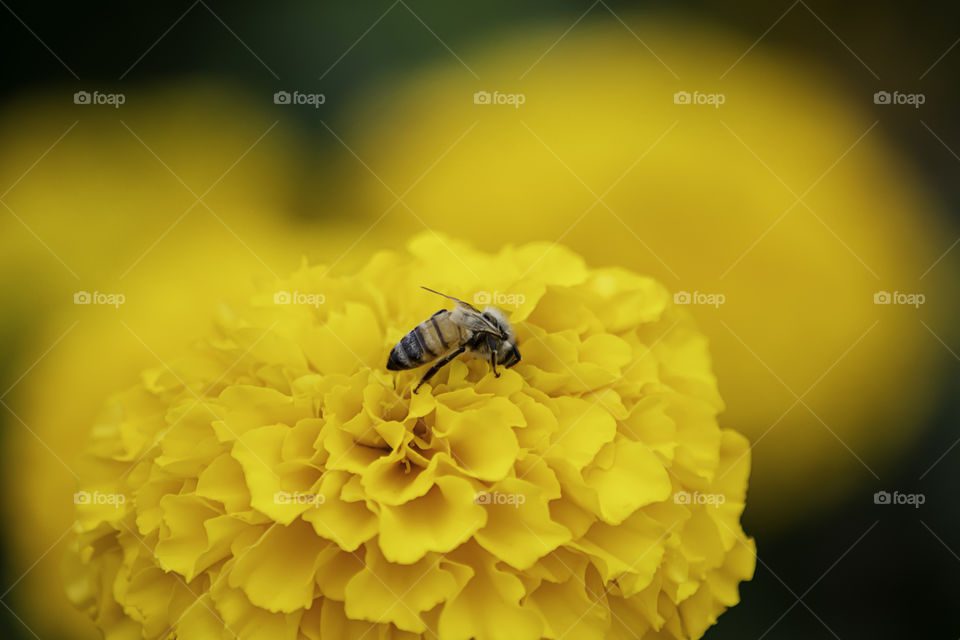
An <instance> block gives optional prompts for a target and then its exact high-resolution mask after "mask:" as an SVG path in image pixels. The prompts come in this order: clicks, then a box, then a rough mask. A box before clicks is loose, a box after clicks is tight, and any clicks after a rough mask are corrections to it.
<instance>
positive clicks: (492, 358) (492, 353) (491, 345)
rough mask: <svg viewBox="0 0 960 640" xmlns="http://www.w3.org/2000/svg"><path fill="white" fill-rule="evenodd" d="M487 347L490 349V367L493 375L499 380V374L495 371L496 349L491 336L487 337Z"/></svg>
mask: <svg viewBox="0 0 960 640" xmlns="http://www.w3.org/2000/svg"><path fill="white" fill-rule="evenodd" d="M487 347H489V348H490V367H491V368H492V369H493V375H494V377H496V378H499V377H500V372H499V371H497V347H496V344H495V343H494V342H493V337H492V336H487Z"/></svg>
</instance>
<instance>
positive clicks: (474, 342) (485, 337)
mask: <svg viewBox="0 0 960 640" xmlns="http://www.w3.org/2000/svg"><path fill="white" fill-rule="evenodd" d="M421 288H422V289H426V290H427V291H429V292H430V293H435V294H437V295H438V296H443V297H444V298H448V299H450V300H453V301H454V302H455V303H456V306H455V307H454V308H453V310H451V311H448V310H446V309H441V310H440V311H437V312H436V313H435V314H433V315H432V316H430V317H429V318H427V319H426V320H424V321H423V322H421V323H420V324H418V325H417V326H415V327H414V328H413V329H412V330H411V331H410V332H409V333H407V335H405V336H403V338H401V339H400V342H398V343H397V344H395V345H394V347H393V349H392V350H391V351H390V357H389V358H388V359H387V369H390V370H391V371H399V370H403V369H415V368H417V367H419V366H420V365H424V364H427V363H428V362H433V361H434V360H436V359H437V358H440V360H439V361H437V362H436V363H435V364H434V365H433V366H432V367H430V368H429V369H428V370H427V372H426V373H425V374H423V378H421V379H420V382H419V384H417V386H416V387H415V388H414V390H413V392H414V393H416V392H417V391H418V390H419V389H420V387H421V385H423V383H424V382H426V381H428V380H429V379H430V378H432V377H433V376H434V375H435V374H436V373H437V371H439V370H440V369H441V368H442V367H443V366H444V365H445V364H447V363H449V362H450V361H451V360H453V359H454V358H456V357H457V356H459V355H460V354H461V353H463V352H464V351H470V353H471V354H472V355H473V356H474V357H477V358H483V359H485V360H487V361H489V362H490V366H491V367H492V369H493V375H495V376H497V377H498V378H499V377H500V372H499V371H497V365H498V364H499V365H502V366H503V367H505V368H507V369H509V368H510V367H512V366H513V365H515V364H517V363H518V362H520V351H519V350H518V349H517V339H516V337H515V336H514V333H513V327H512V326H510V321H509V320H507V317H506V316H505V315H504V314H503V312H502V311H501V310H500V309H498V308H496V307H491V306H488V307H486V308H485V309H484V310H483V311H480V310H479V309H477V308H476V307H474V306H473V305H471V304H468V303H466V302H464V301H463V300H458V299H457V298H454V297H453V296H448V295H446V294H445V293H440V292H439V291H434V290H433V289H428V288H427V287H421ZM441 356H442V357H441Z"/></svg>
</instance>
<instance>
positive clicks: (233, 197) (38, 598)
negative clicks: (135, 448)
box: [0, 82, 359, 639]
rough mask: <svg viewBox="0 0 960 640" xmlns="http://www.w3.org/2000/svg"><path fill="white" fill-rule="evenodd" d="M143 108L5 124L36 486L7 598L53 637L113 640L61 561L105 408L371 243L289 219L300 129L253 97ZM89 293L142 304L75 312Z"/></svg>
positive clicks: (6, 331)
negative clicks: (255, 300)
mask: <svg viewBox="0 0 960 640" xmlns="http://www.w3.org/2000/svg"><path fill="white" fill-rule="evenodd" d="M137 96H138V99H137V100H131V101H130V102H129V103H128V104H126V105H124V108H123V110H122V114H121V115H120V116H119V117H122V119H123V123H124V124H121V122H120V121H119V119H118V115H117V114H114V113H106V112H104V111H102V110H100V111H96V110H87V111H84V112H83V119H82V121H80V122H79V123H77V122H76V120H75V116H76V114H75V113H74V112H72V111H71V109H70V108H69V107H65V106H62V105H64V104H65V103H69V95H68V96H67V100H66V101H64V100H63V96H59V98H58V96H57V95H55V94H50V95H34V96H30V97H29V98H28V99H25V100H24V104H14V105H12V106H10V107H9V108H8V110H7V111H5V112H4V113H3V114H2V116H0V132H2V135H3V137H4V141H5V143H4V145H3V150H2V152H0V180H2V184H4V185H5V187H4V188H6V187H8V186H9V187H10V190H9V194H8V195H7V196H5V198H4V202H6V203H7V204H8V206H9V207H10V208H11V209H12V212H11V211H7V210H5V209H4V210H0V295H2V297H3V299H4V300H5V305H6V306H5V313H4V314H2V320H0V331H2V332H3V334H2V337H3V345H4V347H5V348H10V346H11V345H15V346H16V348H17V351H14V353H13V354H11V355H12V356H13V357H11V358H9V359H6V364H7V366H9V367H10V369H9V371H7V372H5V373H6V374H7V375H9V376H10V377H9V384H11V385H12V386H11V387H10V391H9V394H5V395H4V396H3V397H2V401H3V403H4V405H6V406H7V407H9V410H8V409H7V408H4V407H3V406H0V419H2V420H3V421H4V422H3V425H4V427H5V438H4V445H5V446H4V448H3V455H4V459H3V464H2V465H0V466H2V469H3V474H4V481H5V483H6V484H7V486H17V487H22V490H19V491H15V492H8V493H6V494H5V495H4V500H3V505H2V507H3V513H4V518H5V519H7V520H8V521H11V522H12V521H16V522H17V523H18V526H16V527H12V528H9V530H8V532H7V536H5V540H4V544H5V545H6V548H7V551H6V553H5V557H6V558H7V563H8V569H9V571H10V574H11V576H12V577H11V582H13V580H16V583H15V587H14V588H13V589H12V590H11V592H10V595H9V597H8V599H7V601H8V602H11V603H12V604H13V605H14V606H15V609H16V612H17V615H18V616H19V617H20V618H21V619H22V620H23V622H24V624H25V625H26V626H27V627H28V628H30V629H32V630H33V631H34V632H35V633H36V634H37V635H39V636H41V637H44V638H47V637H70V638H75V639H76V638H86V637H97V634H96V630H95V629H94V628H93V626H92V625H91V624H90V622H89V620H87V619H86V618H85V617H84V616H82V615H80V614H79V613H78V612H77V611H76V609H75V608H74V607H73V606H72V605H71V604H70V603H69V601H68V600H67V599H66V597H65V596H64V595H63V589H62V588H61V586H62V580H61V575H60V558H61V557H62V554H63V547H64V539H63V536H64V534H65V533H66V532H67V530H69V529H70V527H71V524H72V522H73V520H74V515H75V514H74V505H73V503H72V501H71V500H70V496H71V494H72V493H73V491H74V490H75V489H74V487H75V485H76V478H75V477H74V475H73V474H74V471H75V467H76V463H75V458H76V457H77V455H78V454H79V453H80V451H81V450H82V448H83V446H84V444H85V443H86V440H87V436H88V434H89V431H90V427H91V425H92V424H93V421H94V419H95V418H96V416H97V414H98V413H99V411H100V409H101V408H102V406H103V402H104V400H105V399H106V398H107V397H108V395H110V394H113V393H114V392H116V390H117V389H121V388H126V387H127V386H129V385H131V384H133V383H134V382H135V381H136V380H137V376H138V374H139V372H140V371H142V370H143V369H144V368H145V367H149V366H154V365H156V363H157V362H158V359H162V360H169V359H173V358H175V357H177V356H179V355H180V354H181V353H182V352H183V350H184V348H185V347H187V346H188V345H187V344H185V343H184V336H191V335H203V334H205V333H206V332H207V331H209V330H210V328H211V327H212V326H213V321H214V313H213V309H214V308H215V306H216V303H217V301H219V300H220V299H221V298H223V297H225V296H245V295H249V294H250V293H252V290H253V287H252V284H253V281H254V279H255V278H257V277H259V278H270V277H272V272H279V273H286V272H288V271H289V270H290V269H292V268H294V267H295V266H296V265H297V264H298V263H299V261H300V258H301V256H303V255H308V256H313V255H315V254H329V255H334V256H337V255H341V253H342V250H343V248H344V247H346V246H349V244H350V243H352V242H354V240H355V239H356V236H357V235H359V231H348V230H347V226H346V224H345V223H340V222H336V221H329V220H325V221H324V222H323V224H322V226H321V225H320V224H313V225H306V224H296V223H295V222H294V221H293V220H292V218H293V216H292V215H290V214H289V213H288V212H284V211H283V205H284V203H287V202H289V201H290V200H292V199H293V194H295V193H296V189H295V187H294V186H293V178H292V176H294V175H295V174H296V171H295V167H294V166H293V160H292V157H291V152H290V149H289V144H288V142H287V141H286V140H285V138H286V136H287V135H289V131H288V130H287V129H286V128H285V127H284V126H283V125H282V124H281V125H277V124H276V123H275V120H274V119H272V118H268V117H267V116H266V115H265V114H264V113H263V112H261V111H259V110H258V109H255V108H251V107H249V106H245V105H249V104H250V103H251V101H250V100H249V97H248V96H244V95H237V94H235V93H232V92H230V91H226V90H224V89H222V88H217V87H215V86H214V85H213V84H212V83H209V82H206V83H201V82H197V83H187V84H176V85H172V86H170V87H164V88H154V89H150V90H146V89H145V90H143V91H141V92H138V94H137ZM37 105H40V106H37ZM111 111H113V110H111ZM64 132H66V134H65V135H63V136H62V138H60V139H59V141H58V137H59V136H61V134H64ZM54 143H56V144H54ZM154 153H155V154H156V156H155V155H154ZM179 180H182V181H183V182H184V183H185V184H180V182H179ZM51 185H55V187H52V186H51ZM208 187H210V189H209V190H208ZM191 190H192V191H193V193H195V194H196V195H201V194H203V203H200V202H198V201H197V200H196V198H195V196H194V195H193V194H192V193H191ZM208 207H209V208H208ZM0 209H2V208H0ZM21 221H22V222H21ZM25 225H26V226H25ZM27 227H29V230H28V228H27ZM31 231H32V232H34V233H36V236H37V237H34V236H33V235H32V233H31ZM60 260H62V261H63V264H61V262H60ZM351 260H352V256H346V257H345V258H344V259H343V261H342V262H341V263H340V264H342V265H346V264H350V261H351ZM25 274H29V277H25ZM82 290H85V291H88V292H90V293H93V292H94V291H99V292H110V293H118V294H122V295H123V296H124V297H125V301H124V303H123V304H122V305H120V306H119V308H114V307H113V306H105V305H94V304H91V305H75V304H74V295H75V293H77V292H78V291H82ZM51 389H57V390H58V391H57V400H56V401H51ZM6 391H7V387H6V386H5V387H4V388H3V389H0V393H4V392H6Z"/></svg>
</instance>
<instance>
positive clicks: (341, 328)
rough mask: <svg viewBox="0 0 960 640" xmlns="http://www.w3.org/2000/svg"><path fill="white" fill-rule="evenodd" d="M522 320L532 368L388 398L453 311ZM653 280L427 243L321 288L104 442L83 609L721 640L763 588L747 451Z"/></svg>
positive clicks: (73, 559)
mask: <svg viewBox="0 0 960 640" xmlns="http://www.w3.org/2000/svg"><path fill="white" fill-rule="evenodd" d="M421 284H427V285H430V286H431V287H434V288H436V289H438V290H441V291H445V292H448V293H450V294H451V295H455V296H459V297H461V298H464V299H467V300H471V301H472V300H476V301H478V302H481V301H485V300H489V301H491V302H494V303H499V304H500V305H503V307H504V311H507V312H508V313H509V314H510V319H511V322H512V323H513V325H514V327H515V330H516V332H517V337H518V343H519V347H520V351H521V352H522V354H523V361H522V362H521V363H520V364H519V365H517V366H516V367H514V368H512V369H509V370H503V372H502V375H501V376H500V377H495V376H494V375H493V374H492V372H491V371H490V369H489V366H488V364H487V363H485V362H483V361H481V360H477V359H474V360H464V359H457V360H454V361H453V362H452V363H451V364H450V365H448V366H447V367H445V368H444V369H443V370H441V372H440V374H439V375H437V376H436V377H435V378H434V379H433V380H432V381H431V383H432V384H431V385H430V386H424V388H423V389H422V390H421V391H420V393H419V394H417V395H411V394H410V388H411V386H412V385H413V384H415V383H416V381H417V380H418V379H419V376H420V375H421V372H419V371H404V372H400V373H398V374H396V375H393V374H389V373H388V372H386V371H385V368H384V365H385V362H386V356H387V354H388V353H389V351H390V348H391V347H392V345H393V344H395V343H396V342H397V341H398V340H399V339H400V338H401V337H402V335H403V334H404V333H405V332H406V331H407V330H409V329H410V328H411V327H412V326H414V325H416V323H418V322H420V321H421V320H424V319H425V318H427V317H428V316H429V315H430V314H431V313H432V312H434V311H436V308H437V306H438V300H439V298H436V297H434V296H432V295H431V294H428V293H425V292H423V291H421V290H420V289H419V288H418V286H419V285H421ZM721 409H722V402H721V400H720V398H719V395H718V393H717V390H716V384H715V380H714V377H713V375H712V373H711V371H710V363H709V358H708V355H707V351H706V341H705V339H704V337H703V336H702V335H701V334H700V333H699V332H698V331H697V330H696V329H695V328H694V327H693V326H692V322H691V320H690V318H689V316H688V315H687V314H686V312H685V311H684V310H683V309H681V308H678V307H677V306H675V305H674V304H673V303H672V301H671V297H670V295H669V294H668V293H667V291H666V289H664V288H663V287H662V286H661V285H659V284H658V283H657V282H655V281H654V280H652V279H650V278H646V277H641V276H638V275H635V274H633V273H631V272H629V271H626V270H622V269H616V268H610V269H588V268H587V267H586V266H585V264H584V262H583V260H582V259H580V258H579V257H578V256H576V255H575V254H573V253H572V252H570V251H568V250H566V249H563V248H560V247H557V246H552V245H548V244H545V243H540V244H529V245H525V246H522V247H519V248H510V247H508V248H506V249H504V250H502V251H501V252H500V253H498V254H495V255H491V254H485V253H482V252H479V251H476V250H473V249H472V248H470V247H469V246H467V245H465V244H462V243H460V242H456V241H453V240H445V239H443V238H440V237H438V236H435V235H423V236H419V237H417V238H415V239H414V240H413V241H411V243H410V247H409V254H407V253H402V252H381V253H378V254H376V255H375V256H374V257H373V258H372V259H371V260H370V262H369V263H368V264H367V265H366V266H364V267H363V268H362V269H360V270H359V271H358V272H356V273H355V274H354V275H350V276H342V277H339V276H338V277H334V276H331V275H329V274H328V272H327V270H326V269H325V268H323V267H309V266H307V265H306V264H305V265H304V266H303V267H302V268H301V269H300V270H299V271H297V272H296V273H295V274H293V275H292V276H291V277H289V278H288V279H286V280H281V281H279V282H278V283H277V284H276V286H275V287H273V288H269V289H262V290H261V291H260V292H259V293H258V294H256V295H254V296H253V297H252V298H250V300H249V301H248V302H245V303H232V304H227V305H224V306H223V307H222V308H221V310H220V313H219V331H218V332H217V334H216V337H213V338H211V339H210V340H208V341H206V342H204V343H203V344H202V345H198V346H197V348H196V349H195V350H194V351H193V352H192V355H190V356H189V357H187V358H185V359H181V360H178V361H177V362H176V364H173V365H172V366H170V367H169V368H167V367H162V368H158V369H155V370H152V371H149V372H147V373H145V374H144V375H143V377H142V381H141V383H140V384H139V385H138V386H136V387H135V388H132V389H130V390H128V391H126V392H124V393H122V394H119V395H117V396H115V397H114V398H113V400H112V401H111V402H110V404H109V405H108V406H107V408H106V410H105V411H104V412H103V414H102V417H101V418H100V420H98V421H97V423H96V426H95V428H94V430H93V436H92V440H91V444H90V447H89V450H88V456H87V458H86V460H85V464H84V471H83V473H82V482H81V487H80V491H79V493H78V494H77V495H78V498H77V501H78V503H79V505H80V506H79V507H78V520H77V525H76V528H75V536H74V537H73V538H72V542H71V547H72V552H71V553H70V554H69V556H68V558H67V562H68V574H69V576H70V581H69V587H68V588H69V594H70V597H71V599H72V600H73V601H74V602H76V603H77V604H78V605H79V606H80V607H81V608H82V609H83V610H84V611H86V612H87V613H88V614H90V615H91V616H92V617H93V618H94V619H95V620H96V622H97V624H98V625H99V626H100V627H101V628H102V629H103V630H104V632H105V633H106V634H107V636H108V637H111V638H127V637H129V638H139V637H141V636H148V637H154V636H164V635H166V634H167V633H173V634H174V635H176V636H177V637H178V638H181V639H189V638H204V639H207V638H216V637H224V638H226V637H235V636H238V637H240V638H245V639H246V638H270V639H273V638H281V637H282V638H291V639H293V638H298V637H299V638H304V637H305V638H311V639H319V638H321V637H323V638H360V637H362V636H364V635H365V634H366V633H367V632H368V631H369V630H371V627H373V630H374V631H375V637H397V638H404V637H407V638H412V637H422V636H425V635H430V636H438V637H440V638H446V639H457V638H463V639H466V638H471V637H475V638H478V639H481V640H483V639H486V638H496V637H503V636H504V633H505V630H507V629H508V630H509V635H510V637H513V638H541V637H547V638H560V637H563V636H565V635H566V634H569V636H568V637H576V638H606V637H613V638H621V637H622V638H633V637H643V636H645V635H646V634H647V633H648V632H649V633H650V634H651V635H652V634H654V633H656V632H657V631H659V633H657V636H658V637H664V636H666V637H675V638H699V637H700V636H702V635H703V633H704V632H705V630H706V628H707V627H708V626H710V625H711V624H713V623H714V622H715V621H716V617H717V616H718V615H719V614H720V613H721V612H722V611H724V610H725V609H726V608H727V607H729V606H732V605H734V604H735V603H736V602H737V601H738V591H737V585H738V583H739V582H740V581H742V580H745V579H749V578H750V577H751V576H752V574H753V569H754V560H755V555H754V549H753V541H752V540H750V539H749V538H747V537H746V535H745V534H744V533H743V531H742V529H741V527H740V523H739V519H740V514H741V512H742V510H743V507H744V499H745V492H746V484H747V475H748V472H749V457H750V456H749V449H748V446H747V442H746V440H745V439H744V438H743V437H742V436H740V435H738V434H737V433H736V432H734V431H731V430H725V429H720V428H719V427H718V425H717V420H716V414H717V412H718V411H720V410H721Z"/></svg>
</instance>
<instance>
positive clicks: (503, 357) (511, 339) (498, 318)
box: [483, 307, 520, 369]
mask: <svg viewBox="0 0 960 640" xmlns="http://www.w3.org/2000/svg"><path fill="white" fill-rule="evenodd" d="M483 316H484V317H485V318H486V319H487V320H489V321H490V322H492V323H494V324H495V325H497V327H498V328H499V329H500V333H501V334H502V337H501V338H500V340H499V341H498V342H497V363H499V364H502V365H503V366H504V367H506V368H507V369H509V368H510V367H512V366H513V365H515V364H517V363H518V362H520V350H519V349H517V338H516V336H515V335H514V333H513V326H512V325H511V324H510V321H509V320H507V316H505V315H504V313H503V311H501V310H500V309H498V308H497V307H487V308H486V309H484V310H483Z"/></svg>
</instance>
